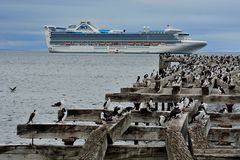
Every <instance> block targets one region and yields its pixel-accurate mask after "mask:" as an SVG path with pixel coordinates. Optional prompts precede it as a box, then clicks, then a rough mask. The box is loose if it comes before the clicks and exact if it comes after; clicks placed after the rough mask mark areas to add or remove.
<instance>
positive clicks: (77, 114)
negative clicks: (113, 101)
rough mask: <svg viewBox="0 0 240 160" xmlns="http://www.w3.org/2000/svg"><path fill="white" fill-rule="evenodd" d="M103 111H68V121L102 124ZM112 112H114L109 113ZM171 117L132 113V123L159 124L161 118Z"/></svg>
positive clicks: (163, 113) (161, 113)
mask: <svg viewBox="0 0 240 160" xmlns="http://www.w3.org/2000/svg"><path fill="white" fill-rule="evenodd" d="M101 112H102V109H91V110H90V109H68V116H67V118H66V121H89V122H100V121H101V120H100V116H99V115H100V113H101ZM109 112H112V111H109ZM160 115H164V116H167V115H169V112H166V111H165V112H162V111H157V112H149V113H145V112H144V113H142V112H140V111H132V114H131V117H132V118H131V122H143V123H144V122H146V123H157V122H158V119H159V116H160Z"/></svg>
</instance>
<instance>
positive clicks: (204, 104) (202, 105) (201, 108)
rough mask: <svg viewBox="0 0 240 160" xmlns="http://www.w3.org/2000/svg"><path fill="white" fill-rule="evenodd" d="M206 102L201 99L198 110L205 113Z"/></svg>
mask: <svg viewBox="0 0 240 160" xmlns="http://www.w3.org/2000/svg"><path fill="white" fill-rule="evenodd" d="M207 106H208V104H207V103H204V102H203V101H202V102H201V104H200V106H198V111H200V110H203V111H204V112H205V114H207V108H208V107H207Z"/></svg>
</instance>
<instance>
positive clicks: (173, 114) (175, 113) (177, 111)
mask: <svg viewBox="0 0 240 160" xmlns="http://www.w3.org/2000/svg"><path fill="white" fill-rule="evenodd" d="M181 113H182V110H181V109H180V108H179V107H174V108H173V110H172V111H171V112H170V114H169V118H168V120H170V119H171V118H172V117H174V118H177V117H178V116H179V115H180V114H181Z"/></svg>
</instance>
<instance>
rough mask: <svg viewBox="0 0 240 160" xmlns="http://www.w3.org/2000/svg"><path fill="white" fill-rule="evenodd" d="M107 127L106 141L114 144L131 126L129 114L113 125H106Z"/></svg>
mask: <svg viewBox="0 0 240 160" xmlns="http://www.w3.org/2000/svg"><path fill="white" fill-rule="evenodd" d="M107 125H108V126H109V127H108V128H107V134H108V140H111V142H112V143H113V142H115V141H116V140H117V139H119V138H120V137H121V136H122V134H123V133H124V132H125V131H126V130H127V129H128V128H129V127H130V125H131V113H128V114H127V115H125V116H124V117H122V118H120V120H119V121H118V122H117V123H115V124H113V125H110V124H107Z"/></svg>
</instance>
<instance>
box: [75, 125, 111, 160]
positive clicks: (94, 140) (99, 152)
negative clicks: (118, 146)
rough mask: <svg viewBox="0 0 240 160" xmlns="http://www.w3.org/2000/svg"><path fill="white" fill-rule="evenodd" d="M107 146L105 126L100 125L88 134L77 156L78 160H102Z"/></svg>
mask: <svg viewBox="0 0 240 160" xmlns="http://www.w3.org/2000/svg"><path fill="white" fill-rule="evenodd" d="M107 146H108V139H107V126H106V125H102V126H99V127H98V128H97V129H95V130H94V131H92V132H91V133H90V135H89V137H88V138H87V140H86V142H85V144H84V145H83V147H82V150H81V152H80V154H79V157H80V158H79V160H92V159H93V160H94V159H99V160H103V159H104V157H105V154H106V150H107Z"/></svg>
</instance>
